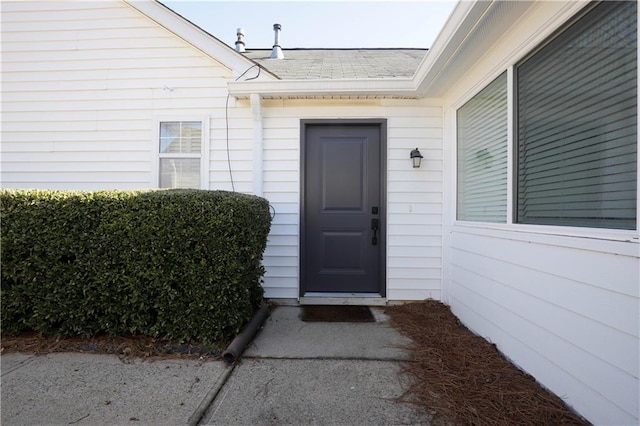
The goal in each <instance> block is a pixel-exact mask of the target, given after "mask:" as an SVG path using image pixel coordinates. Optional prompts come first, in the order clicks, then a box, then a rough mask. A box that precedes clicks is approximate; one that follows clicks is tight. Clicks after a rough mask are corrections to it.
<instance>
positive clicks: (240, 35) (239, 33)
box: [236, 28, 244, 52]
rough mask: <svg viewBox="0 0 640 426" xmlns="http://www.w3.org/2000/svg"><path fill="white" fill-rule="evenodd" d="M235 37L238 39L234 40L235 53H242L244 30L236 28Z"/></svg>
mask: <svg viewBox="0 0 640 426" xmlns="http://www.w3.org/2000/svg"><path fill="white" fill-rule="evenodd" d="M236 35H237V36H238V39H237V40H236V52H244V30H243V29H242V28H238V29H237V30H236Z"/></svg>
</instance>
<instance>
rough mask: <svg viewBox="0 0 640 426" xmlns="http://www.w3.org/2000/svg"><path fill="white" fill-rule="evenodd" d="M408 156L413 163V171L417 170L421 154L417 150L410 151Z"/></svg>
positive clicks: (421, 157)
mask: <svg viewBox="0 0 640 426" xmlns="http://www.w3.org/2000/svg"><path fill="white" fill-rule="evenodd" d="M409 156H410V157H411V160H412V161H413V168H414V169H417V168H419V167H420V164H421V163H422V159H423V158H424V157H423V156H422V154H420V150H419V149H418V148H416V149H414V150H412V151H411V154H410V155H409Z"/></svg>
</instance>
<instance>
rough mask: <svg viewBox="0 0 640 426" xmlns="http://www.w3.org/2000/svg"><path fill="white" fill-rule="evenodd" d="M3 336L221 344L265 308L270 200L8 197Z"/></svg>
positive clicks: (200, 195)
mask: <svg viewBox="0 0 640 426" xmlns="http://www.w3.org/2000/svg"><path fill="white" fill-rule="evenodd" d="M0 208H1V221H2V226H1V241H0V243H1V249H2V253H1V263H2V287H1V294H0V297H1V298H2V318H1V320H2V332H3V333H6V334H16V333H20V332H22V331H26V330H31V331H36V332H39V333H41V334H44V335H54V336H78V335H81V336H91V335H95V334H100V333H107V334H110V335H129V334H144V335H149V336H157V337H162V338H168V339H173V340H179V341H199V342H205V343H207V342H214V341H219V340H221V339H226V338H229V337H232V336H233V335H235V334H236V333H237V332H238V331H239V330H240V329H241V328H242V326H243V325H244V324H245V323H246V322H247V321H248V320H249V318H250V317H251V315H252V313H253V312H254V311H255V309H257V307H258V306H259V305H260V303H261V301H262V296H263V292H262V286H261V285H260V277H261V276H262V275H263V274H264V269H263V267H262V266H261V260H262V253H263V252H264V249H265V246H266V242H267V235H268V233H269V228H270V225H271V218H270V214H269V204H268V202H267V201H266V200H265V199H263V198H259V197H255V196H251V195H244V194H238V193H232V192H224V191H195V190H169V191H101V192H61V191H36V190H29V191H22V190H20V191H15V190H3V191H0Z"/></svg>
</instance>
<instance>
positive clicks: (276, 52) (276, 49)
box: [271, 24, 284, 59]
mask: <svg viewBox="0 0 640 426" xmlns="http://www.w3.org/2000/svg"><path fill="white" fill-rule="evenodd" d="M281 29H282V25H280V24H273V31H274V32H275V42H274V44H273V50H272V51H271V59H284V53H282V48H281V47H280V30H281Z"/></svg>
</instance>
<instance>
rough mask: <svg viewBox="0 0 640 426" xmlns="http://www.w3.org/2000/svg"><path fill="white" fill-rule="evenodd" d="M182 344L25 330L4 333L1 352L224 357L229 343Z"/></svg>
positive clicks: (125, 358) (151, 357) (123, 357)
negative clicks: (26, 331) (38, 332)
mask: <svg viewBox="0 0 640 426" xmlns="http://www.w3.org/2000/svg"><path fill="white" fill-rule="evenodd" d="M228 343H229V342H220V344H216V345H209V346H205V345H200V344H182V343H177V342H172V341H169V340H164V339H156V338H153V337H148V336H126V337H118V336H95V337H90V338H82V337H75V338H55V337H46V336H40V335H38V334H36V333H25V334H22V335H19V336H13V337H2V339H1V340H0V353H2V354H5V353H10V352H21V353H26V354H33V355H46V354H51V353H56V352H80V353H92V354H112V355H118V357H119V358H120V360H121V361H123V362H130V361H132V360H133V359H143V360H150V361H151V360H154V359H207V360H216V359H220V358H221V355H222V351H224V348H225V347H226V346H225V345H226V344H228Z"/></svg>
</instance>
